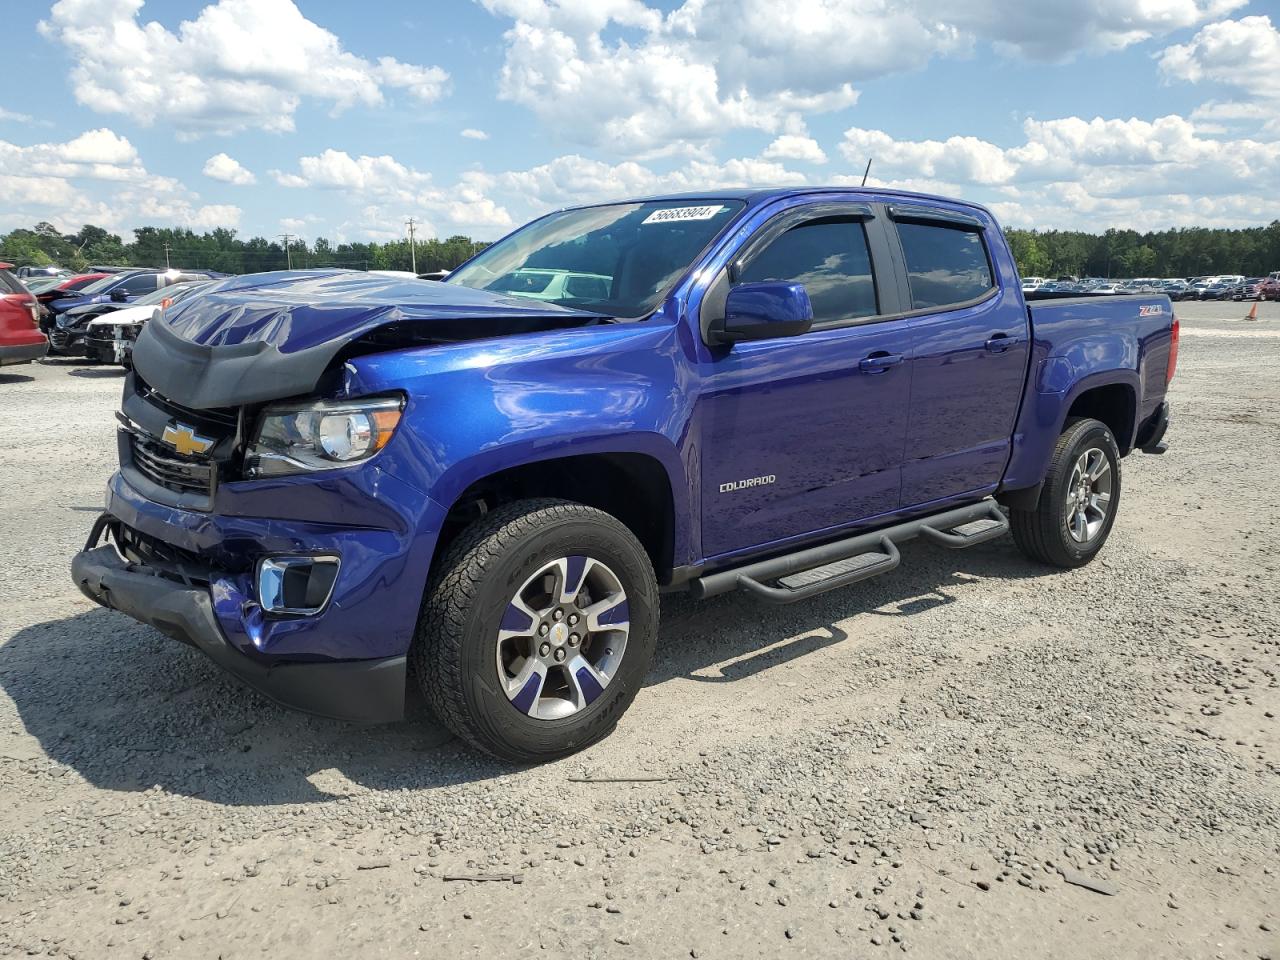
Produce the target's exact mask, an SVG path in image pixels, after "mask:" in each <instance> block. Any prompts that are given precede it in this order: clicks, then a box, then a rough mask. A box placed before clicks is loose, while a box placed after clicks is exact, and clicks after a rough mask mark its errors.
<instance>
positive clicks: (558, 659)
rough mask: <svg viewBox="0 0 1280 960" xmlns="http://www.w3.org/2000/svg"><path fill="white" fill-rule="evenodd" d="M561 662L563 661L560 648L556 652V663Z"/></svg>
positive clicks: (562, 650) (561, 648)
mask: <svg viewBox="0 0 1280 960" xmlns="http://www.w3.org/2000/svg"><path fill="white" fill-rule="evenodd" d="M563 661H564V648H563V647H560V648H558V649H557V650H556V663H561V662H563Z"/></svg>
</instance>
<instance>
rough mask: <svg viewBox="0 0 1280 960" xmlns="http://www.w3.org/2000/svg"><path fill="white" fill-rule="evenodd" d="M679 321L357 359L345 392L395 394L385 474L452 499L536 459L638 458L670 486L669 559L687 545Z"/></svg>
mask: <svg viewBox="0 0 1280 960" xmlns="http://www.w3.org/2000/svg"><path fill="white" fill-rule="evenodd" d="M675 350H676V328H675V327H674V326H673V325H670V324H666V323H644V324H641V323H630V324H609V325H602V326H597V327H590V328H579V329H572V330H565V331H556V332H547V333H540V334H534V335H527V336H519V337H506V338H501V339H494V340H485V341H473V342H468V343H459V344H448V345H439V346H427V347H419V348H412V349H408V350H399V351H392V352H388V353H381V354H374V355H370V356H365V357H359V358H355V359H353V360H351V361H349V362H348V363H347V365H346V368H345V372H346V378H345V382H344V387H343V392H344V393H345V394H346V395H350V396H358V395H361V394H366V395H367V394H370V393H377V392H381V391H386V390H402V391H404V392H406V393H407V395H408V404H407V406H406V409H405V414H404V421H403V423H402V426H401V428H400V430H399V431H398V432H397V434H396V436H395V438H394V439H393V440H392V442H391V444H389V445H388V447H387V449H386V450H385V451H383V453H382V454H381V455H380V461H381V466H382V469H384V470H385V471H387V472H388V473H391V474H392V475H394V476H396V477H398V478H399V479H401V480H403V481H404V482H405V483H408V484H410V485H412V486H414V487H415V488H417V489H418V490H421V491H422V492H423V493H424V494H425V495H427V496H429V497H430V498H431V499H432V500H434V501H435V502H437V503H440V504H443V505H445V506H449V505H452V504H453V503H455V502H456V500H457V499H458V497H459V496H461V495H462V493H463V492H464V491H465V490H466V489H467V488H468V487H469V486H471V485H472V484H473V483H475V482H476V481H478V480H482V479H484V478H485V477H487V476H491V475H493V474H495V473H499V472H501V471H504V470H509V469H511V468H513V467H520V466H525V465H528V464H531V463H537V462H539V461H545V460H554V459H558V458H562V457H573V456H584V455H591V454H607V453H627V454H641V455H644V456H648V457H651V458H653V459H654V460H656V461H657V462H658V463H659V464H661V466H662V468H663V471H664V472H665V474H666V476H667V480H668V482H669V483H670V485H671V500H672V505H673V510H674V516H675V542H674V544H673V546H674V548H675V556H676V558H677V560H676V562H677V563H679V562H682V558H687V557H688V556H689V552H690V544H689V542H688V533H689V530H690V529H691V523H690V517H691V512H692V511H691V509H690V496H691V485H690V481H689V477H688V472H687V470H686V469H685V465H684V462H683V460H682V457H681V448H682V445H683V443H682V441H683V438H684V437H685V436H686V435H687V432H688V423H689V417H690V408H691V404H690V402H689V399H688V393H687V390H688V387H687V385H686V384H684V383H682V382H680V378H679V377H678V376H677V374H676V369H677V365H676V363H675V362H674V352H675Z"/></svg>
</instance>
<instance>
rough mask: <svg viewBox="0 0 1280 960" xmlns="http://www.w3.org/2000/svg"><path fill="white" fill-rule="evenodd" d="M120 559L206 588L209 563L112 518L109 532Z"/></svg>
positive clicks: (208, 576) (208, 578)
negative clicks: (122, 558)
mask: <svg viewBox="0 0 1280 960" xmlns="http://www.w3.org/2000/svg"><path fill="white" fill-rule="evenodd" d="M107 529H108V530H109V531H110V533H111V539H112V540H114V541H115V545H116V550H117V551H118V552H119V554H120V556H122V557H124V558H125V560H127V561H129V562H130V563H137V564H142V565H143V566H145V567H148V568H149V569H150V570H151V571H152V572H155V573H158V574H162V575H164V576H168V577H172V578H174V579H179V580H182V581H183V582H184V583H186V584H187V585H188V586H191V585H207V584H208V583H209V581H210V579H212V578H211V576H210V568H209V562H208V561H207V560H206V559H204V558H203V557H200V556H199V555H197V554H194V553H192V552H191V551H189V550H183V549H182V548H181V547H175V546H174V545H173V544H171V543H165V542H164V541H163V540H158V539H156V538H155V537H152V536H148V535H147V534H145V533H142V532H141V531H140V530H135V529H133V527H130V526H128V525H127V524H124V523H122V522H121V521H119V520H115V519H114V518H112V520H111V522H110V524H109V525H108V528H107Z"/></svg>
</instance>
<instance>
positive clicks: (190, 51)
mask: <svg viewBox="0 0 1280 960" xmlns="http://www.w3.org/2000/svg"><path fill="white" fill-rule="evenodd" d="M141 8H142V0H59V2H57V3H55V4H54V5H53V8H52V9H51V10H50V11H49V17H48V19H46V20H43V21H41V22H40V24H39V29H40V32H41V33H42V34H43V35H44V36H45V37H47V38H49V39H50V40H53V41H55V42H57V43H60V44H61V45H63V46H64V47H66V48H67V49H68V50H69V51H70V53H71V56H72V58H73V62H74V66H73V67H72V69H71V83H72V88H73V90H74V92H75V96H76V99H77V100H78V101H80V102H81V103H83V104H84V105H85V106H88V107H90V108H91V109H93V110H97V111H99V112H102V113H125V114H127V115H128V116H129V117H130V119H133V120H136V121H140V122H142V123H144V124H149V123H153V122H154V121H156V120H157V119H165V120H168V121H169V122H170V123H172V124H173V125H174V126H175V127H176V128H177V129H179V130H180V131H182V132H184V133H185V134H186V135H188V136H195V135H199V134H201V133H210V132H212V133H231V132H234V131H237V130H245V129H261V130H272V131H283V130H292V129H293V117H294V114H295V112H296V111H297V109H298V106H299V104H300V103H301V101H302V99H303V98H304V97H306V98H312V99H315V100H318V101H320V102H324V103H328V104H330V105H331V107H332V110H333V112H334V113H338V112H341V111H342V110H344V109H346V108H348V107H351V106H354V105H357V104H359V105H362V106H376V105H378V104H380V103H382V102H383V88H384V87H392V88H403V89H405V90H407V91H408V92H409V93H410V94H411V95H412V96H414V97H416V98H417V99H419V100H422V101H425V102H429V101H431V100H435V99H438V98H439V97H440V96H442V95H443V94H444V92H445V90H446V87H447V81H448V75H447V74H446V73H445V72H444V71H443V70H441V69H439V68H438V67H420V66H415V65H413V64H405V63H400V62H399V61H397V60H395V59H394V58H391V57H382V58H381V59H379V60H378V61H377V62H376V63H373V62H370V61H368V60H365V59H363V58H361V57H358V56H356V55H355V54H353V53H350V52H348V51H347V50H344V49H343V47H342V43H341V41H340V40H339V39H338V37H336V36H335V35H334V34H332V33H330V32H329V31H328V30H326V29H324V28H323V27H321V26H319V25H317V24H316V23H313V22H312V21H310V20H308V19H307V18H306V17H304V16H303V15H302V13H301V12H300V11H299V10H298V8H297V7H296V6H295V5H294V4H293V3H292V0H217V2H215V3H213V4H210V5H209V6H206V7H204V8H203V9H201V10H200V12H199V13H198V14H197V16H196V18H195V19H194V20H184V21H183V22H182V23H181V24H179V26H178V29H177V32H176V33H175V32H172V31H170V30H169V29H168V28H167V27H165V26H164V25H162V24H160V23H159V22H156V21H150V22H147V23H142V22H140V21H139V19H138V14H139V11H140V10H141Z"/></svg>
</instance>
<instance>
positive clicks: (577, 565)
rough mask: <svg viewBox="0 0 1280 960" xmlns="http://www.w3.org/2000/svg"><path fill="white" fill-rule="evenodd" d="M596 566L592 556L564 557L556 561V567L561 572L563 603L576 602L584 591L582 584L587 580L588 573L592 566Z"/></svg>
mask: <svg viewBox="0 0 1280 960" xmlns="http://www.w3.org/2000/svg"><path fill="white" fill-rule="evenodd" d="M593 566H595V561H594V560H592V559H591V558H590V557H564V558H563V559H561V560H557V561H556V568H557V569H558V570H559V573H560V602H561V603H563V604H566V605H567V604H571V603H576V602H577V600H578V594H579V593H581V592H582V585H583V584H584V583H586V581H587V574H588V573H589V572H590V570H591V568H592V567H593Z"/></svg>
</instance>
